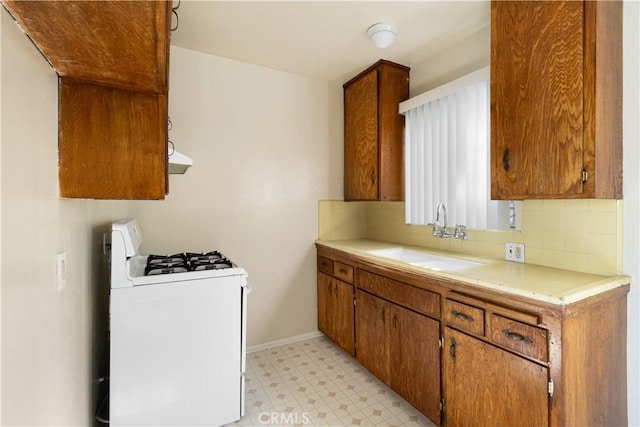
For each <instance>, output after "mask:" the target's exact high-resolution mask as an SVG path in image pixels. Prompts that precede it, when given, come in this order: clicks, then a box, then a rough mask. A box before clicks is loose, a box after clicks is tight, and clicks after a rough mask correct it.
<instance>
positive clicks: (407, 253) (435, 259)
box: [367, 247, 482, 271]
mask: <svg viewBox="0 0 640 427" xmlns="http://www.w3.org/2000/svg"><path fill="white" fill-rule="evenodd" d="M367 253H369V254H371V255H375V256H379V257H382V258H388V259H392V260H394V261H400V262H405V263H407V264H411V265H416V266H419V267H424V268H429V269H431V270H442V271H458V270H463V269H465V268H470V267H477V266H479V265H482V263H480V262H477V261H469V260H466V259H461V258H455V257H449V256H444V255H434V254H428V253H424V252H418V251H412V250H410V249H406V248H402V247H398V248H389V249H378V250H373V251H367Z"/></svg>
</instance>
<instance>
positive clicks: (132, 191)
mask: <svg viewBox="0 0 640 427" xmlns="http://www.w3.org/2000/svg"><path fill="white" fill-rule="evenodd" d="M2 3H3V5H4V6H5V8H6V9H7V10H8V11H9V12H10V13H11V15H12V16H13V18H14V19H15V20H16V21H17V22H18V24H20V26H21V27H22V28H23V29H24V31H25V32H26V33H27V35H28V36H29V38H30V39H31V40H32V41H33V43H34V44H35V45H36V47H38V49H39V50H40V51H41V52H42V54H43V55H44V56H45V58H46V59H47V60H48V61H49V63H50V64H51V65H52V66H53V68H54V69H55V70H56V72H57V73H58V75H59V76H60V81H59V83H60V89H59V102H60V106H59V126H58V152H59V153H58V167H59V184H60V196H61V197H72V198H94V199H163V198H164V197H165V195H166V194H167V192H168V175H167V173H168V165H167V160H168V153H167V150H168V149H167V143H168V140H167V118H168V99H167V96H168V70H169V42H170V34H171V7H172V3H171V2H170V1H137V0H134V1H55V0H49V1H15V0H3V2H2Z"/></svg>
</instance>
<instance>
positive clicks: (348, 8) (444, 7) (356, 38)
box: [171, 0, 490, 81]
mask: <svg viewBox="0 0 640 427" xmlns="http://www.w3.org/2000/svg"><path fill="white" fill-rule="evenodd" d="M174 4H177V0H174ZM177 12H178V15H179V27H178V29H177V30H176V31H174V32H173V34H172V36H171V44H173V45H175V46H180V47H183V48H187V49H191V50H196V51H200V52H206V53H210V54H213V55H216V56H222V57H226V58H231V59H235V60H238V61H242V62H248V63H252V64H256V65H261V66H264V67H269V68H274V69H278V70H282V71H287V72H292V73H297V74H302V75H305V76H309V77H316V78H323V79H327V80H340V81H346V80H348V79H349V78H350V77H352V76H353V75H355V74H357V73H358V72H360V71H362V70H363V69H364V68H366V67H368V66H369V65H371V64H372V63H374V62H375V61H377V60H378V59H380V58H384V59H388V60H391V61H394V62H398V63H401V64H404V65H407V66H409V67H412V66H415V65H416V64H419V63H421V62H423V61H424V60H425V59H427V58H429V57H430V56H431V55H434V54H436V53H438V52H440V51H442V50H443V49H446V48H447V47H449V46H451V45H452V44H454V43H455V42H456V41H458V40H460V39H462V38H465V37H467V36H469V35H471V34H472V33H474V32H475V31H477V30H478V29H480V28H482V27H485V26H487V25H489V21H490V3H489V1H488V0H476V1H451V0H450V1H326V0H317V1H197V0H182V3H181V4H180V6H179V8H178V10H177ZM376 22H391V23H394V24H396V25H397V26H398V27H399V32H398V36H397V39H396V41H395V43H394V44H393V45H392V46H391V47H388V48H386V49H378V48H376V47H374V46H373V45H372V44H371V41H370V40H369V39H368V37H367V35H366V31H367V28H368V27H369V26H370V25H372V24H374V23H376Z"/></svg>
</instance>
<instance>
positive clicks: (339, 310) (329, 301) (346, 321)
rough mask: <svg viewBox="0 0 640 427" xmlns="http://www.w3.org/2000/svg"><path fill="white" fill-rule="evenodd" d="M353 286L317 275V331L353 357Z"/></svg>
mask: <svg viewBox="0 0 640 427" xmlns="http://www.w3.org/2000/svg"><path fill="white" fill-rule="evenodd" d="M353 320H354V319H353V285H351V284H349V283H345V282H343V281H341V280H338V279H336V278H334V277H331V276H329V275H327V274H325V273H318V329H319V330H320V332H322V333H323V334H325V335H326V336H328V337H329V338H331V339H332V340H333V341H334V342H335V343H336V344H338V345H339V346H340V347H342V349H343V350H344V351H346V352H347V353H349V354H351V355H352V356H353V355H354V338H353V336H354V324H353Z"/></svg>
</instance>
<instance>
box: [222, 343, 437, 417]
mask: <svg viewBox="0 0 640 427" xmlns="http://www.w3.org/2000/svg"><path fill="white" fill-rule="evenodd" d="M246 375H247V376H246V404H245V416H244V417H243V418H242V419H241V420H239V421H238V422H236V423H233V424H231V425H233V426H285V425H304V426H370V427H374V426H376V427H377V426H380V427H382V426H389V427H391V426H398V427H401V426H402V427H404V426H434V424H433V423H431V421H429V420H428V419H427V418H426V417H424V416H423V415H422V414H420V413H419V412H418V411H417V410H416V409H415V408H413V406H411V405H410V404H408V403H407V402H406V401H405V400H404V399H402V398H401V397H400V396H398V395H397V394H396V393H395V392H393V391H392V390H391V389H389V388H388V387H387V386H386V385H384V384H383V383H382V382H380V381H379V380H378V379H377V378H375V377H374V376H373V375H371V374H370V373H369V372H368V371H367V370H366V369H364V368H363V367H362V366H360V365H359V364H358V363H357V362H356V361H355V360H354V359H353V358H352V357H351V356H349V355H348V354H346V353H345V352H344V351H342V350H341V349H340V348H339V347H337V346H336V345H335V344H334V343H333V342H331V341H330V340H329V339H327V338H326V337H324V336H320V337H316V338H312V339H310V340H306V341H300V342H296V343H293V344H286V345H283V346H280V347H275V348H270V349H266V350H261V351H257V352H254V353H249V354H248V355H247V374H246Z"/></svg>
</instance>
